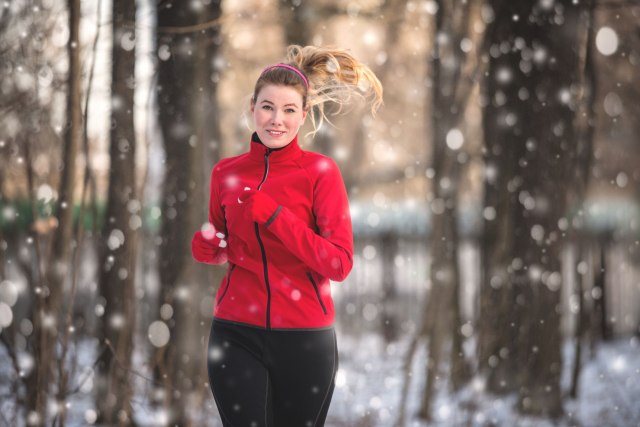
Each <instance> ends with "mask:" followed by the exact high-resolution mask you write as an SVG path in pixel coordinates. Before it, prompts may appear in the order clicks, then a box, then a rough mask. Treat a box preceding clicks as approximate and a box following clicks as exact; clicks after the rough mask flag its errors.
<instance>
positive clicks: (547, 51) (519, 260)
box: [481, 1, 583, 416]
mask: <svg viewBox="0 0 640 427" xmlns="http://www.w3.org/2000/svg"><path fill="white" fill-rule="evenodd" d="M492 5H493V10H494V11H495V12H496V16H495V22H496V32H495V36H494V38H493V40H492V45H491V48H490V55H491V57H490V60H489V73H488V76H487V82H486V87H487V93H486V96H487V98H486V100H487V102H486V107H485V110H484V128H485V141H486V161H487V170H488V173H487V186H486V196H485V197H486V203H487V207H486V208H485V209H489V211H491V215H489V216H488V218H486V221H485V226H486V228H485V233H487V234H486V236H485V241H484V251H485V265H484V268H485V278H484V283H483V292H484V294H483V298H482V301H481V304H482V305H481V312H482V316H486V318H482V321H483V322H484V323H485V324H484V328H483V329H482V330H483V331H484V334H483V335H482V337H481V340H482V341H481V345H482V348H483V351H482V352H481V355H482V359H481V364H482V366H483V367H484V368H485V370H486V371H489V378H490V381H489V386H490V389H491V390H492V391H500V390H513V389H516V388H517V389H518V391H519V408H520V410H521V411H522V412H524V413H532V414H541V415H542V414H546V415H550V416H558V415H560V414H561V413H562V398H561V393H560V373H561V369H562V363H561V354H560V342H561V337H560V331H559V316H560V307H559V305H560V289H561V287H562V275H561V268H560V254H561V250H562V247H563V244H564V243H565V240H566V235H565V233H563V227H564V225H563V224H564V220H566V218H565V215H566V214H567V212H566V207H567V200H568V199H567V192H568V191H569V188H570V187H569V186H564V185H561V184H562V183H565V182H568V181H569V180H570V179H571V177H572V175H571V174H572V173H573V170H574V166H575V159H576V151H577V149H576V140H577V138H576V133H575V129H574V118H575V101H574V100H573V99H572V96H571V93H570V92H569V90H568V88H569V87H570V85H571V84H572V82H573V79H574V78H575V76H576V75H578V73H577V67H578V58H577V55H576V53H575V51H574V49H573V46H575V45H576V42H577V38H578V28H579V26H578V12H579V10H580V9H581V8H582V7H583V6H582V5H581V4H578V5H575V4H572V2H571V1H560V2H555V3H554V5H553V7H547V5H545V4H542V3H539V4H530V3H520V2H515V3H514V2H508V3H502V2H499V1H496V2H494V3H492ZM559 184H560V185H559ZM486 212H487V211H486ZM493 212H495V215H494V214H493ZM563 219H564V220H563ZM490 312H493V313H495V314H493V315H491V314H490ZM491 328H495V329H494V330H493V331H492V330H491ZM523 368H524V369H523Z"/></svg>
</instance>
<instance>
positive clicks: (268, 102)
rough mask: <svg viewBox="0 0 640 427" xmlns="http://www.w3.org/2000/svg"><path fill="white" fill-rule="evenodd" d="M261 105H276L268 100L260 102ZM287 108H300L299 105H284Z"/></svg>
mask: <svg viewBox="0 0 640 427" xmlns="http://www.w3.org/2000/svg"><path fill="white" fill-rule="evenodd" d="M260 103H261V104H264V103H267V104H271V105H275V104H274V103H273V102H271V101H269V100H268V99H263V100H262V101H260ZM284 106H285V107H296V108H300V107H298V105H297V104H294V103H290V104H284Z"/></svg>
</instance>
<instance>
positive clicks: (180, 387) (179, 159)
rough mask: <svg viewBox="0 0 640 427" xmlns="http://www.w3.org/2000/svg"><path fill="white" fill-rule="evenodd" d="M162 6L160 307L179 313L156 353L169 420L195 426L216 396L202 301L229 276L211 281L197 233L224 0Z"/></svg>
mask: <svg viewBox="0 0 640 427" xmlns="http://www.w3.org/2000/svg"><path fill="white" fill-rule="evenodd" d="M158 7H159V9H158V45H159V49H158V51H159V52H160V58H159V69H158V103H159V105H158V108H159V111H158V113H159V119H160V125H161V129H162V135H163V143H164V149H165V153H166V164H165V181H164V186H163V189H162V201H161V204H162V228H161V235H162V243H161V244H160V254H159V273H160V280H161V290H160V304H161V305H163V314H164V313H166V312H167V310H166V308H169V309H170V310H169V311H170V312H172V313H173V314H172V316H171V318H167V317H166V314H165V315H164V317H163V319H164V320H166V321H167V324H168V327H169V330H170V333H171V340H170V341H169V344H167V345H166V346H161V347H160V348H158V349H157V351H156V355H155V361H156V362H155V363H156V369H155V375H156V378H157V379H158V381H159V382H161V383H162V384H163V385H164V387H165V394H164V396H165V398H164V399H165V401H164V405H165V407H166V410H167V411H168V413H169V414H170V416H171V417H170V419H169V423H170V424H171V425H174V424H177V425H193V423H194V420H193V419H192V418H193V415H194V414H198V413H199V412H200V410H201V402H202V399H203V393H207V394H208V393H209V391H208V389H207V388H205V387H203V384H206V383H207V381H208V379H207V374H206V345H207V339H208V336H209V329H208V328H209V325H210V321H209V318H210V312H211V309H212V307H209V306H206V307H203V306H201V304H202V303H201V301H202V300H203V299H204V297H205V296H209V295H212V293H213V290H214V289H213V288H214V286H213V285H212V283H216V284H217V282H218V279H217V277H219V272H220V271H221V270H220V269H217V268H216V269H213V270H215V271H216V277H213V278H212V277H211V276H210V275H209V276H207V275H206V274H205V273H206V272H207V271H212V269H210V268H209V269H205V267H201V266H196V263H195V262H194V261H193V260H192V258H191V245H190V241H191V236H192V234H193V232H194V231H196V230H197V229H199V228H200V227H201V225H202V223H203V222H204V221H205V220H206V218H207V217H206V209H207V204H206V203H203V202H202V201H203V200H208V193H207V195H206V197H203V194H205V193H206V190H207V188H206V187H207V186H206V185H204V183H207V184H208V182H209V173H210V171H211V166H212V165H213V162H215V161H216V160H217V158H218V149H219V145H220V130H219V127H218V126H219V125H218V111H217V100H216V96H217V95H216V90H217V82H218V80H219V72H220V70H218V69H217V68H216V63H217V61H215V60H214V59H215V58H216V57H217V56H218V55H219V46H220V43H221V41H222V39H221V36H220V26H219V22H218V19H219V18H220V15H221V9H220V1H219V0H218V1H215V0H214V1H212V2H211V3H210V4H209V5H208V6H207V8H206V10H194V9H193V8H192V7H191V5H190V4H189V3H184V4H183V3H174V4H173V5H172V7H170V8H167V7H164V6H163V5H162V4H161V5H159V6H158ZM165 55H166V56H165ZM207 150H210V151H211V152H213V156H211V155H207V154H206V152H207ZM212 157H213V158H212ZM205 164H206V167H205ZM205 170H206V173H205ZM205 176H206V178H204V179H203V177H205ZM212 280H213V282H212ZM205 320H206V321H205ZM187 332H188V333H187ZM196 424H197V422H196Z"/></svg>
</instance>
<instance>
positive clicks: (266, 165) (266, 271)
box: [254, 148, 271, 329]
mask: <svg viewBox="0 0 640 427" xmlns="http://www.w3.org/2000/svg"><path fill="white" fill-rule="evenodd" d="M270 154H271V149H270V148H268V149H267V152H266V153H265V154H264V175H263V176H262V181H260V184H258V188H257V190H258V191H259V190H260V188H261V187H262V184H264V182H265V181H266V180H267V175H268V174H269V155H270ZM254 225H255V230H256V237H257V238H258V244H259V245H260V252H262V265H263V269H264V283H265V286H266V287H267V319H266V328H267V329H271V286H270V285H269V267H268V264H267V252H266V251H265V249H264V244H263V243H262V238H261V237H260V229H259V228H258V223H257V222H256V223H254Z"/></svg>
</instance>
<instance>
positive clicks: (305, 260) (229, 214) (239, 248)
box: [192, 134, 353, 329]
mask: <svg viewBox="0 0 640 427" xmlns="http://www.w3.org/2000/svg"><path fill="white" fill-rule="evenodd" d="M245 187H249V188H251V189H258V190H259V191H261V192H266V193H267V194H268V195H269V196H271V197H272V198H273V199H274V200H275V202H276V203H277V204H278V205H280V206H281V207H282V208H281V209H280V210H279V212H278V213H277V215H276V216H275V218H274V219H273V220H271V221H270V222H269V224H268V225H261V224H258V223H255V222H250V221H249V220H248V219H247V218H246V216H245V215H243V212H242V208H243V206H242V204H240V203H239V202H238V197H239V195H240V194H241V193H242V192H243V191H244V189H245ZM209 222H210V223H212V224H213V225H214V227H215V228H216V230H218V231H222V232H223V233H224V234H225V235H226V236H227V242H228V245H227V246H226V247H218V246H217V245H212V247H211V250H207V251H202V250H197V249H195V245H192V248H194V249H193V257H194V258H195V259H196V260H197V261H200V262H204V263H209V264H221V263H224V262H225V261H228V262H229V267H228V269H227V274H226V275H225V277H224V279H223V280H222V282H221V283H220V287H219V289H218V292H217V294H216V299H215V306H214V311H213V314H214V317H215V318H218V319H223V320H228V321H234V322H240V323H244V324H250V325H255V326H260V327H264V328H267V329H272V328H273V329H297V328H322V327H326V326H329V325H332V324H333V320H334V308H333V300H332V298H331V289H330V283H329V280H334V281H342V280H344V279H345V278H346V277H347V275H348V274H349V271H351V267H352V266H353V234H352V230H351V216H350V213H349V204H348V200H347V192H346V190H345V186H344V182H343V180H342V176H341V175H340V170H339V169H338V166H337V165H336V164H335V162H334V161H333V160H332V159H331V158H329V157H326V156H323V155H321V154H317V153H313V152H308V151H303V150H302V149H301V148H300V146H299V145H298V140H297V137H296V138H295V139H294V140H293V141H291V143H289V144H288V145H287V146H285V147H283V148H280V149H270V148H268V147H266V146H265V145H263V144H262V143H261V142H259V140H257V136H256V135H255V134H254V137H253V138H252V142H251V149H250V151H249V152H248V153H245V154H242V155H240V156H236V157H231V158H227V159H223V160H221V161H220V162H218V163H217V164H216V165H215V166H214V168H213V171H212V173H211V196H210V201H209ZM194 238H195V237H194Z"/></svg>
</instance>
